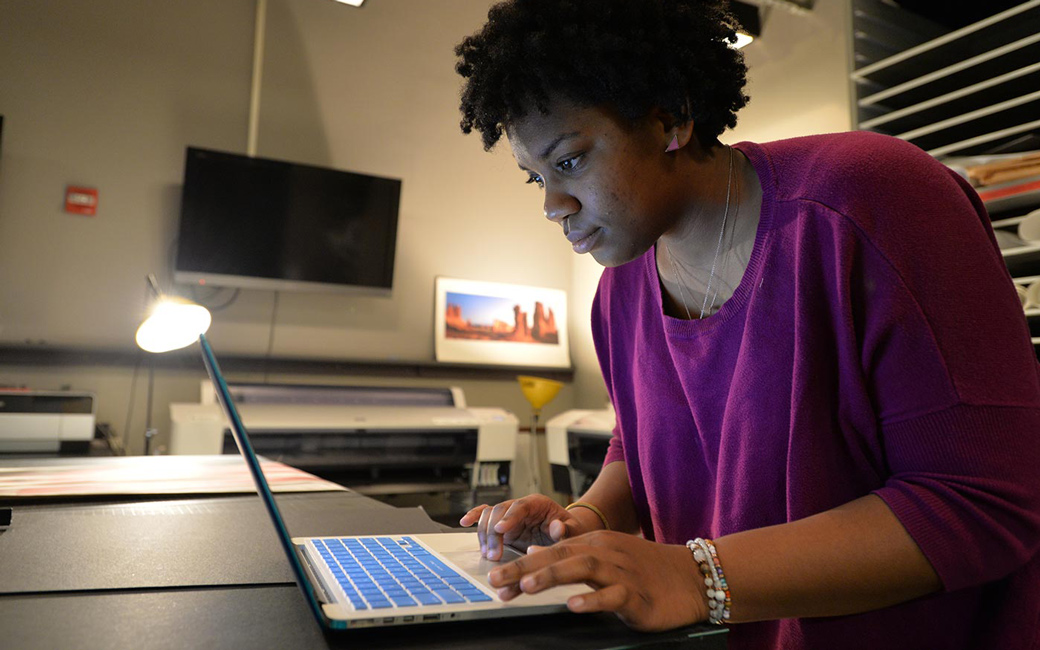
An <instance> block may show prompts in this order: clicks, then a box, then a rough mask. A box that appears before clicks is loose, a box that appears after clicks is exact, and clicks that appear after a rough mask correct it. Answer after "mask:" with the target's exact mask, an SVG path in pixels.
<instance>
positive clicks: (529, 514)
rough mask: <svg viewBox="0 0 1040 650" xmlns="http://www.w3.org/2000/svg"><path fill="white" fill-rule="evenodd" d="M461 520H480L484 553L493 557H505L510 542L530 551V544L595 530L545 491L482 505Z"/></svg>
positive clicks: (464, 522) (462, 522)
mask: <svg viewBox="0 0 1040 650" xmlns="http://www.w3.org/2000/svg"><path fill="white" fill-rule="evenodd" d="M459 524H460V525H462V526H472V525H473V524H477V539H479V540H480V554H481V555H482V556H484V557H486V558H487V559H489V560H500V559H502V550H503V546H504V545H506V544H508V545H510V546H512V547H513V548H516V549H517V550H519V551H525V552H526V551H527V548H528V547H529V546H532V545H536V546H549V545H551V544H553V543H554V542H558V541H560V540H562V539H567V538H569V537H575V536H577V535H581V534H582V533H587V532H589V531H590V530H592V528H591V527H589V526H587V525H586V524H583V523H582V521H581V520H580V519H578V518H577V517H575V516H574V514H572V512H571V511H569V510H566V509H564V508H563V507H562V506H560V505H559V504H558V503H556V502H555V501H553V500H552V499H550V498H549V497H547V496H545V495H542V494H532V495H528V496H526V497H523V498H520V499H510V500H509V501H503V502H502V503H499V504H497V505H495V506H489V505H487V504H484V505H479V506H477V507H476V508H473V509H472V510H470V511H469V512H467V513H466V514H465V515H463V516H462V519H460V520H459Z"/></svg>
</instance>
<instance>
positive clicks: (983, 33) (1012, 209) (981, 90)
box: [850, 0, 1040, 353]
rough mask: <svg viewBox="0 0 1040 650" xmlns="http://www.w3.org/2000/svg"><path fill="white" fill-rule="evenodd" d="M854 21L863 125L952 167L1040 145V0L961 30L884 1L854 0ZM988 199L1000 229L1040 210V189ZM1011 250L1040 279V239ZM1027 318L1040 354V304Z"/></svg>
mask: <svg viewBox="0 0 1040 650" xmlns="http://www.w3.org/2000/svg"><path fill="white" fill-rule="evenodd" d="M851 28H852V34H853V38H852V39H850V41H851V44H852V47H851V49H852V52H851V58H852V68H853V71H852V72H851V79H852V93H853V98H852V99H853V101H852V112H853V116H852V117H853V124H855V125H856V127H857V128H859V129H863V130H869V131H876V132H878V133H884V134H886V135H891V136H894V137H897V138H900V139H903V140H906V141H907V142H910V143H912V144H915V145H917V146H919V147H920V148H921V149H923V150H925V151H926V152H928V153H929V154H931V155H932V156H935V157H936V158H937V159H939V160H941V161H943V162H946V163H948V164H951V166H954V165H955V163H956V162H957V161H956V158H957V157H967V156H981V155H994V154H1001V153H1005V152H1010V151H1019V152H1020V151H1023V150H1027V149H1028V150H1040V0H1028V1H1026V2H1021V3H1020V4H1018V5H1016V6H1013V7H1011V8H1009V9H1006V10H1005V11H1001V12H1000V13H996V14H994V15H992V16H990V17H988V18H985V19H983V20H980V21H978V22H975V23H972V24H970V25H967V26H966V27H963V28H961V29H956V30H952V31H951V30H949V29H946V28H944V27H942V26H940V25H938V24H936V23H934V22H931V21H929V20H927V19H925V18H922V17H920V16H917V15H916V14H913V13H911V12H909V11H906V10H903V9H901V8H900V7H898V6H896V5H894V4H892V3H889V2H885V1H884V0H852V25H851ZM1038 179H1040V177H1038ZM1026 180H1030V179H1026ZM1032 180H1036V179H1032ZM986 206H987V209H988V210H989V212H990V217H991V218H992V220H993V227H994V229H996V230H1006V231H1008V232H1011V233H1015V232H1017V228H1018V224H1019V223H1020V222H1021V221H1022V220H1023V219H1024V218H1025V215H1026V214H1028V213H1030V212H1032V211H1033V210H1038V209H1040V191H1033V192H1024V193H1022V194H1021V195H1018V196H1016V197H1014V199H1013V200H1007V199H1000V200H995V201H988V202H986ZM1002 253H1003V255H1004V261H1005V263H1006V264H1007V266H1008V270H1009V271H1010V273H1011V275H1012V277H1013V278H1014V279H1015V282H1016V283H1017V284H1020V285H1022V286H1027V285H1028V284H1030V283H1032V282H1040V242H1026V245H1024V246H1017V247H1013V248H1007V249H1005V250H1002ZM1025 315H1026V318H1027V320H1028V322H1029V326H1030V331H1031V332H1032V335H1033V344H1034V346H1036V347H1037V348H1038V353H1040V308H1037V309H1029V310H1027V311H1026V312H1025Z"/></svg>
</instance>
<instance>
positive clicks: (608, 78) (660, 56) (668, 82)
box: [455, 0, 748, 150]
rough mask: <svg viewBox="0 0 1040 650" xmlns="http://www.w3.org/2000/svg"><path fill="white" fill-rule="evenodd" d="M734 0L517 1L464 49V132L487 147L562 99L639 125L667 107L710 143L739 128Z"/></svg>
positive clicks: (499, 9)
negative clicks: (728, 0)
mask: <svg viewBox="0 0 1040 650" xmlns="http://www.w3.org/2000/svg"><path fill="white" fill-rule="evenodd" d="M727 6H728V3H726V2H725V0H507V1H506V2H501V3H499V4H496V5H495V6H493V7H492V8H491V10H490V11H489V12H488V22H487V24H486V25H484V27H483V29H481V30H480V31H479V32H477V33H476V34H474V35H472V36H469V37H468V38H466V39H465V40H464V41H462V43H460V44H459V45H458V46H457V47H456V48H455V54H456V55H458V57H459V60H458V62H457V63H456V66H455V70H456V71H457V72H458V73H459V74H460V75H462V77H463V78H465V79H466V82H465V86H464V87H463V89H462V105H461V107H460V108H461V110H462V122H461V126H462V132H463V133H471V132H472V131H473V129H477V130H478V131H480V133H481V135H482V137H483V141H484V148H485V149H486V150H490V149H491V148H492V147H494V146H495V144H496V143H497V142H498V141H499V139H501V137H502V131H503V128H505V127H508V125H509V124H510V123H512V122H513V121H514V120H517V119H520V118H522V117H524V116H525V115H526V114H527V113H528V111H530V110H532V108H534V109H537V110H539V111H541V112H542V113H548V111H549V109H548V106H549V103H550V102H551V101H552V100H553V99H556V98H560V99H566V100H569V101H572V102H574V103H576V104H578V105H581V106H608V107H612V108H613V109H614V110H616V111H617V112H618V113H619V114H620V115H621V116H623V117H624V118H626V119H628V120H631V121H635V120H638V119H639V118H642V117H644V116H646V115H647V114H648V113H649V112H650V110H651V109H653V108H655V107H658V108H661V109H663V110H665V111H668V112H669V113H670V114H672V115H673V116H675V117H676V118H677V119H678V120H679V121H680V122H681V123H684V124H685V123H686V122H688V121H689V120H690V119H692V120H693V122H694V131H695V133H696V134H697V139H698V140H699V141H700V142H701V144H702V145H703V146H705V147H707V146H710V145H711V144H713V143H715V142H716V141H717V140H718V136H719V135H720V134H721V133H722V132H723V131H724V130H725V129H726V128H727V127H729V128H732V127H734V126H736V124H737V117H736V112H737V111H738V110H740V109H741V108H742V107H743V106H744V105H745V104H747V102H748V97H747V95H745V94H744V92H743V88H744V85H745V84H746V82H747V67H746V66H745V65H744V57H743V55H742V54H741V53H740V52H739V51H738V50H736V49H733V48H731V47H729V44H730V43H733V42H735V40H736V35H735V26H736V24H737V23H736V21H735V20H734V18H733V17H732V15H730V14H729V12H728V11H727Z"/></svg>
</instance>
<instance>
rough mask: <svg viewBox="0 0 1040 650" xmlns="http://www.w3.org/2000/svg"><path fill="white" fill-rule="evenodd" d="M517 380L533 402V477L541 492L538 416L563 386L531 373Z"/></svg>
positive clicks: (535, 486)
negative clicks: (533, 375)
mask: <svg viewBox="0 0 1040 650" xmlns="http://www.w3.org/2000/svg"><path fill="white" fill-rule="evenodd" d="M516 380H517V381H518V382H520V390H521V391H523V393H524V397H525V398H527V401H528V402H529V403H530V404H531V452H530V454H529V455H530V460H531V477H532V479H533V481H534V489H535V491H536V492H541V491H542V489H541V467H540V465H539V460H538V417H539V416H540V415H541V414H542V407H543V406H545V405H546V404H548V403H549V402H551V401H553V398H554V397H556V394H557V393H559V392H560V388H561V387H563V384H561V383H560V382H558V381H553V380H552V379H544V378H542V377H532V376H530V375H518V376H517V378H516Z"/></svg>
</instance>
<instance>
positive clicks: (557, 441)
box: [545, 406, 615, 500]
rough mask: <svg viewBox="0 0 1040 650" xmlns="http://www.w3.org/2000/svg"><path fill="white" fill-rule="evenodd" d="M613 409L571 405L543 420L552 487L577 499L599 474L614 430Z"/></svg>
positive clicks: (609, 407)
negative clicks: (569, 407) (569, 408)
mask: <svg viewBox="0 0 1040 650" xmlns="http://www.w3.org/2000/svg"><path fill="white" fill-rule="evenodd" d="M614 422H615V416H614V409H613V407H611V406H608V407H607V408H605V409H600V410H588V409H573V410H570V411H565V412H563V413H560V414H559V415H557V416H556V417H554V418H552V419H551V420H549V421H548V422H547V423H546V424H545V435H546V445H547V446H548V448H549V465H550V469H551V471H552V484H553V490H555V491H556V492H561V493H563V494H565V495H569V496H570V498H571V499H572V500H573V499H577V498H578V497H580V496H581V495H582V494H584V493H585V491H586V490H588V489H589V486H590V485H592V482H593V481H594V480H596V477H597V476H599V471H600V468H602V467H603V459H604V458H606V456H607V446H608V445H609V444H610V438H611V436H612V435H613V434H614Z"/></svg>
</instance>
